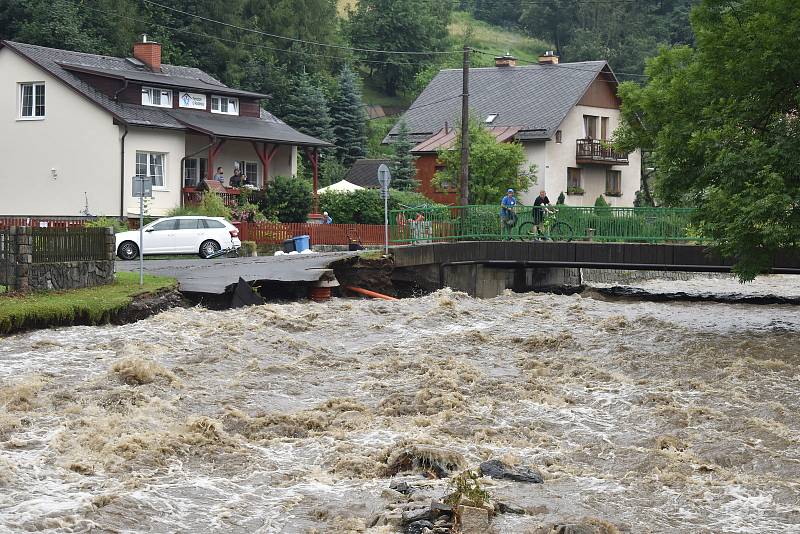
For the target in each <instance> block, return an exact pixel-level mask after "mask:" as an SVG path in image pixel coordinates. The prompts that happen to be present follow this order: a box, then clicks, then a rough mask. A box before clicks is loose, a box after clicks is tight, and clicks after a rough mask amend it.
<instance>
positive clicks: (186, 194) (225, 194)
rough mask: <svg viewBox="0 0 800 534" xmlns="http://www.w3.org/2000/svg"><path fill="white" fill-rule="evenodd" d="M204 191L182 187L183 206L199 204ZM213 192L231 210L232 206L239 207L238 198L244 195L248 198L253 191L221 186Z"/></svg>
mask: <svg viewBox="0 0 800 534" xmlns="http://www.w3.org/2000/svg"><path fill="white" fill-rule="evenodd" d="M205 192H206V189H202V188H199V187H184V188H183V190H182V193H183V205H184V206H186V205H194V204H199V203H200V202H201V201H202V200H203V195H204V194H205ZM214 192H215V193H216V194H217V195H219V197H220V198H221V199H222V202H223V203H224V204H225V205H226V206H228V207H229V208H232V207H234V206H238V205H239V196H240V195H246V196H248V197H249V196H250V195H251V194H252V192H253V189H245V188H242V189H237V188H235V187H224V186H221V187H219V188H217V189H215V190H214Z"/></svg>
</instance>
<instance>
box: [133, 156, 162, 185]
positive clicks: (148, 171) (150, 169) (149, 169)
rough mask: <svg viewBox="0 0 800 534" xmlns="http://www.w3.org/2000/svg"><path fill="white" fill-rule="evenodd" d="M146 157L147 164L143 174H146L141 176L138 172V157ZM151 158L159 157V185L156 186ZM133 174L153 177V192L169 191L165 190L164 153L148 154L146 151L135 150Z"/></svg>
mask: <svg viewBox="0 0 800 534" xmlns="http://www.w3.org/2000/svg"><path fill="white" fill-rule="evenodd" d="M140 155H146V156H147V163H146V164H145V165H146V169H145V172H146V174H144V175H143V174H141V173H140V172H139V156H140ZM151 156H161V184H160V185H159V184H156V180H155V178H156V175H154V174H153V168H154V167H153V160H152V158H151ZM134 165H135V166H134V172H135V173H136V176H151V177H153V190H155V191H169V189H167V153H166V152H150V151H147V150H137V151H136V160H135V164H134Z"/></svg>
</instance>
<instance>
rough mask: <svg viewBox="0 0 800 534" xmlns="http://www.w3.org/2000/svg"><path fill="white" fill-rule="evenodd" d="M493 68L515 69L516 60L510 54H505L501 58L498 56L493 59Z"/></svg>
mask: <svg viewBox="0 0 800 534" xmlns="http://www.w3.org/2000/svg"><path fill="white" fill-rule="evenodd" d="M494 66H495V67H516V66H517V58H515V57H514V56H512V55H511V54H509V53H507V52H506V54H505V55H503V56H499V57H496V58H494Z"/></svg>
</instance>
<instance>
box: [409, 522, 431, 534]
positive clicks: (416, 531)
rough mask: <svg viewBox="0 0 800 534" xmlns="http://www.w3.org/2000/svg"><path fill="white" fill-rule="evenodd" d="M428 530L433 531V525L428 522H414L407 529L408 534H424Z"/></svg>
mask: <svg viewBox="0 0 800 534" xmlns="http://www.w3.org/2000/svg"><path fill="white" fill-rule="evenodd" d="M426 528H429V529H431V530H433V523H431V522H430V521H426V520H422V521H414V522H413V523H411V524H409V525H408V527H406V534H423V531H424V530H425V529H426Z"/></svg>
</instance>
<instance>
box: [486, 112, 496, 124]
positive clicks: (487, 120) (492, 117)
mask: <svg viewBox="0 0 800 534" xmlns="http://www.w3.org/2000/svg"><path fill="white" fill-rule="evenodd" d="M496 118H497V113H492V114H490V115H489V116H487V117H486V124H491V123H493V122H494V120H495V119H496Z"/></svg>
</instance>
